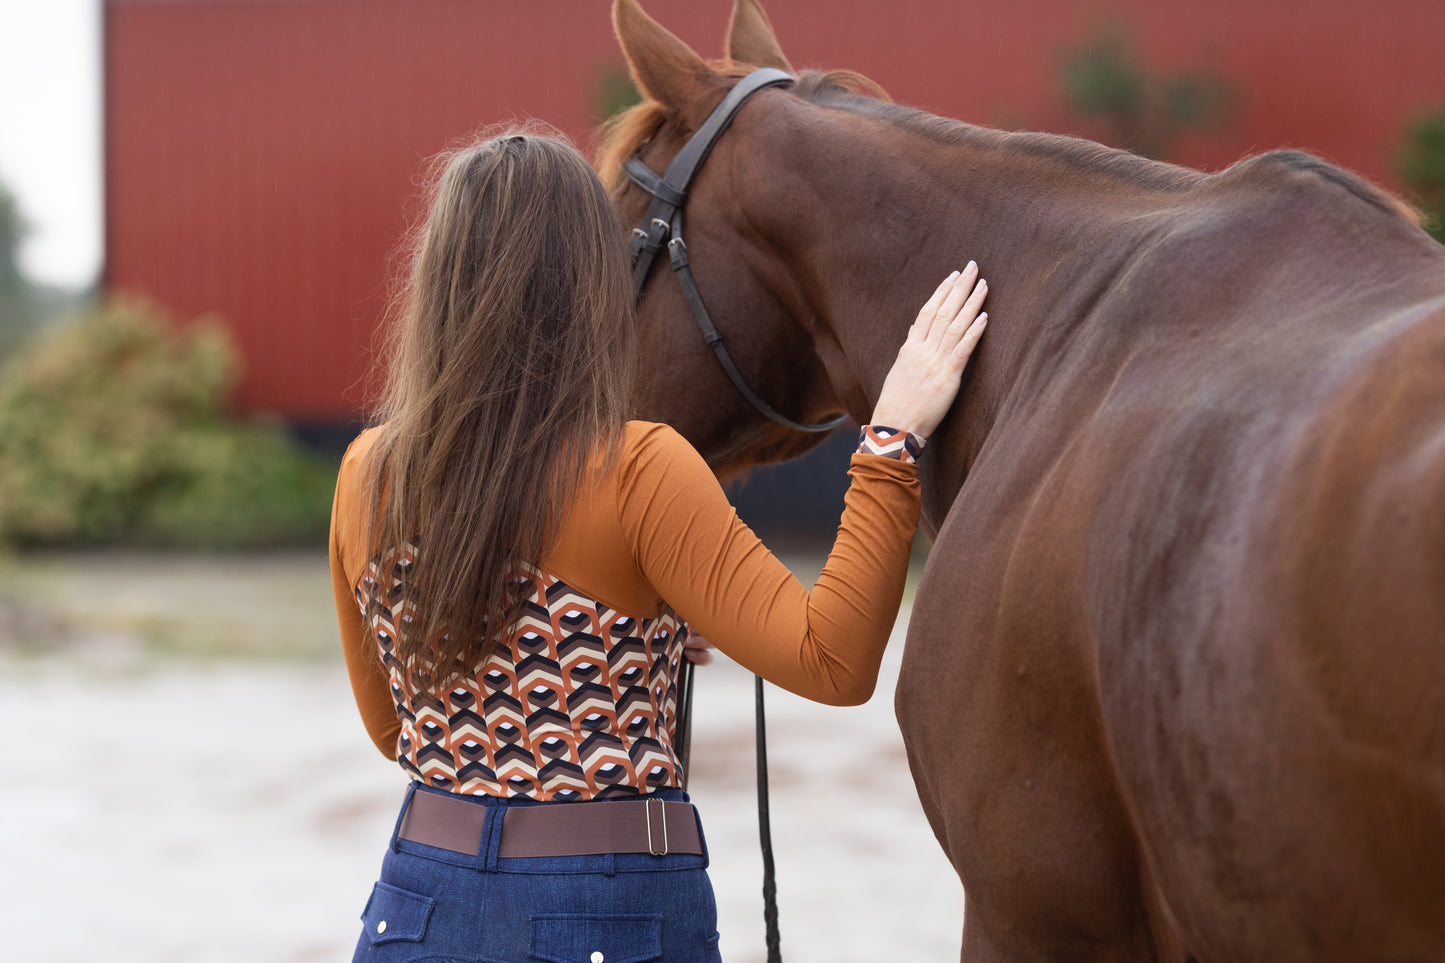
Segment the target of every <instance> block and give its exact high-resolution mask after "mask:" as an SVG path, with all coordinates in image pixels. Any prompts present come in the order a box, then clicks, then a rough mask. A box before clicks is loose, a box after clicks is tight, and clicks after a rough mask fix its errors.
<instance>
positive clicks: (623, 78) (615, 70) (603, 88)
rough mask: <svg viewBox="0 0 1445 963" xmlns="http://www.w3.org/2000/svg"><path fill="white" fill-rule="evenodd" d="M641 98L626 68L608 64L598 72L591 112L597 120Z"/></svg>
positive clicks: (620, 110)
mask: <svg viewBox="0 0 1445 963" xmlns="http://www.w3.org/2000/svg"><path fill="white" fill-rule="evenodd" d="M641 100H642V95H641V94H639V93H638V92H637V87H636V86H635V85H634V84H633V83H632V77H631V75H630V74H628V72H627V70H626V68H624V67H618V66H613V65H609V66H606V67H603V68H602V70H601V71H600V72H599V73H598V75H597V82H596V84H595V86H594V87H593V89H592V113H593V115H594V116H595V117H596V118H597V120H598V121H599V122H600V121H604V120H606V119H607V118H609V117H611V116H612V115H613V114H618V113H621V112H622V111H624V110H626V109H627V108H628V107H631V106H632V105H633V104H636V103H639V102H641Z"/></svg>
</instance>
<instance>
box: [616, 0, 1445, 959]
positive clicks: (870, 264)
mask: <svg viewBox="0 0 1445 963" xmlns="http://www.w3.org/2000/svg"><path fill="white" fill-rule="evenodd" d="M613 18H614V26H615V29H616V32H617V36H618V39H619V42H620V45H621V48H622V50H623V52H624V54H625V56H626V58H627V61H628V63H629V65H630V68H631V71H632V74H633V77H634V78H635V80H636V83H637V85H638V87H639V89H640V91H641V92H642V93H643V94H644V96H645V99H644V101H643V103H642V104H641V105H639V106H637V107H635V108H633V109H632V110H631V111H630V112H628V113H627V114H625V115H624V116H623V117H622V118H621V119H620V120H618V121H616V122H615V123H614V124H613V125H612V126H611V127H609V128H608V129H607V130H606V131H605V132H604V135H603V139H602V142H601V144H600V148H599V151H598V155H597V158H598V160H597V163H598V169H599V171H600V172H601V173H602V174H603V176H604V177H607V178H610V179H611V182H612V184H613V187H614V197H615V202H616V205H617V208H618V210H619V211H620V213H621V215H622V218H623V220H624V221H626V222H627V223H628V224H629V226H630V225H631V224H636V223H638V221H639V219H640V218H641V217H642V213H643V209H644V207H645V205H646V204H647V202H648V197H647V195H646V194H644V193H643V191H642V190H640V189H639V188H638V187H636V186H635V185H633V184H631V183H628V182H626V181H623V180H621V178H620V177H619V176H618V173H617V169H618V164H619V163H620V162H621V161H622V159H623V158H625V157H627V156H629V155H632V154H633V153H634V152H636V153H637V154H638V155H639V156H640V158H641V160H642V161H643V162H645V163H646V164H648V165H649V166H650V167H651V168H652V169H654V170H661V169H662V168H663V167H664V166H665V165H666V163H667V162H668V160H669V159H670V158H671V157H673V156H674V155H675V154H676V153H677V151H678V150H679V149H680V148H681V146H682V145H683V143H684V142H685V140H686V139H687V137H688V136H689V135H690V134H691V133H692V132H693V131H694V130H695V129H696V128H697V127H698V125H699V124H700V123H701V122H702V120H703V119H704V118H705V117H707V115H708V113H709V111H710V110H711V109H712V108H713V106H714V105H716V104H717V103H718V102H719V101H720V100H721V99H722V97H723V96H724V95H725V93H726V92H727V91H728V89H729V88H730V87H732V86H733V85H734V84H735V83H736V82H737V79H738V78H739V77H740V76H742V75H743V74H745V73H748V72H749V71H750V70H751V69H752V68H755V67H771V68H775V69H779V70H783V71H786V72H787V73H788V74H790V75H792V76H793V77H794V78H795V79H794V80H793V82H792V83H791V84H786V85H780V86H775V87H769V88H768V89H764V90H760V91H759V92H758V93H757V94H756V95H754V96H753V98H752V99H751V100H750V101H748V102H747V104H746V105H745V106H743V107H742V108H741V109H740V110H739V111H738V113H737V115H736V117H735V119H734V120H733V122H732V126H731V128H730V129H729V130H728V131H727V132H726V133H725V134H723V135H722V136H721V137H720V138H719V139H718V140H717V142H716V144H715V147H714V149H713V152H712V153H711V155H710V156H709V157H708V159H707V161H706V163H704V164H703V165H702V167H701V169H700V170H699V172H698V174H697V177H696V179H695V180H694V181H693V184H692V187H691V190H690V192H689V195H688V198H687V202H686V213H687V221H688V228H687V230H688V239H687V250H688V254H689V256H690V260H691V266H692V269H693V270H694V272H695V274H696V278H697V283H698V286H699V288H700V290H701V293H702V295H703V297H704V299H705V300H706V303H707V306H708V309H709V311H710V312H711V314H712V316H713V318H714V319H715V320H716V323H717V326H718V328H719V329H720V330H721V331H722V333H723V335H724V337H725V339H726V343H727V345H728V346H729V348H730V350H731V353H732V356H733V358H734V359H736V362H737V365H738V367H739V368H740V369H741V370H742V371H743V372H745V374H746V376H747V378H748V379H749V381H750V383H751V384H752V386H753V387H754V388H755V389H756V391H757V392H758V394H759V395H761V396H762V397H764V398H766V399H767V401H768V403H769V404H770V405H772V406H773V407H774V408H776V409H778V410H779V411H782V412H785V413H787V414H788V416H789V417H791V418H794V419H802V420H807V421H813V422H816V421H820V420H823V419H826V418H828V417H830V416H833V415H835V414H837V413H840V412H846V413H847V414H848V415H850V416H851V417H852V418H853V420H855V421H856V422H859V423H864V422H866V420H867V418H868V415H869V413H870V411H871V410H872V406H873V403H874V402H875V401H876V399H877V395H878V391H879V388H880V386H881V384H882V382H883V378H884V375H885V373H886V372H887V370H888V368H889V366H890V364H891V362H892V360H893V357H894V356H895V354H896V351H897V348H898V346H899V345H900V344H901V343H902V340H903V337H904V332H905V331H906V329H907V327H908V324H909V322H910V321H911V318H912V314H913V312H914V310H915V309H916V308H917V305H918V304H919V303H921V302H922V300H923V299H924V298H925V296H926V294H927V293H928V292H929V291H931V290H932V288H933V286H934V284H936V282H937V280H938V279H939V278H941V277H943V276H944V274H946V273H947V272H948V271H949V270H951V269H954V268H958V267H961V266H962V264H963V262H966V261H967V260H969V259H975V260H977V261H978V263H979V264H980V265H981V266H982V269H983V273H984V274H985V276H986V277H987V278H988V279H989V282H990V294H989V302H988V305H987V307H988V311H989V316H990V319H991V323H990V326H989V332H988V334H987V335H986V336H985V337H984V339H983V341H982V342H981V344H980V346H979V348H978V350H977V351H976V353H975V355H974V360H973V361H972V362H971V365H970V368H969V370H968V372H967V373H966V374H965V381H964V385H963V388H962V390H961V392H960V394H959V397H958V400H957V401H956V402H955V405H954V407H953V409H952V410H951V412H950V414H949V416H948V417H947V418H946V419H945V421H944V422H943V424H942V425H940V427H939V429H938V430H937V432H936V433H935V435H934V436H933V437H932V438H931V439H929V442H928V446H927V448H926V449H925V451H924V454H923V458H922V468H921V478H922V484H923V493H924V494H923V509H922V516H923V524H924V526H925V528H926V529H927V530H928V532H929V533H930V534H932V535H933V537H934V542H933V546H932V550H931V552H930V555H929V558H928V562H927V565H926V568H925V570H924V573H923V576H922V580H921V582H920V584H919V587H918V593H917V600H916V602H915V605H914V608H913V614H912V618H911V622H910V625H909V628H908V633H907V639H906V642H905V649H904V654H903V664H902V671H901V675H900V678H899V682H898V687H897V691H896V696H895V707H896V713H897V718H898V723H899V726H900V728H901V730H902V733H903V737H904V742H905V746H906V749H907V754H908V759H909V765H910V768H911V771H912V775H913V778H914V780H915V782H916V784H917V789H918V793H919V798H920V800H921V802H922V804H923V809H924V812H925V813H926V815H927V818H928V820H929V823H930V825H931V827H932V829H933V831H934V833H935V835H936V836H937V839H938V841H939V843H940V844H941V846H942V847H943V849H944V850H945V851H946V853H947V855H948V858H949V859H950V860H951V861H952V864H953V866H954V868H955V869H956V870H957V872H958V875H959V877H960V879H961V880H962V882H963V886H964V892H965V900H966V903H965V907H966V909H965V914H964V915H965V919H964V921H963V924H962V946H961V959H962V960H964V961H966V963H992V961H1024V960H1030V961H1033V960H1069V961H1080V960H1100V961H1102V960H1171V961H1184V960H1197V961H1233V960H1269V961H1272V963H1283V961H1292V960H1301V961H1303V960H1312V961H1322V960H1323V961H1335V960H1338V961H1345V960H1363V959H1379V960H1385V959H1388V960H1425V959H1442V958H1445V247H1441V245H1439V244H1438V243H1436V242H1435V241H1433V240H1431V239H1430V238H1429V237H1428V235H1427V234H1426V233H1425V232H1424V231H1422V230H1421V228H1420V226H1419V223H1418V220H1417V219H1415V218H1413V217H1412V216H1411V213H1410V211H1409V210H1408V209H1407V208H1406V207H1405V206H1404V205H1402V204H1401V203H1400V202H1398V201H1397V200H1395V199H1394V198H1392V197H1391V196H1390V195H1388V194H1386V193H1385V192H1383V191H1381V190H1379V189H1377V188H1375V187H1373V186H1371V185H1370V184H1368V183H1366V182H1365V181H1363V180H1361V179H1359V178H1357V177H1355V176H1353V175H1351V174H1349V173H1347V172H1345V171H1343V170H1340V169H1338V168H1336V167H1333V166H1331V165H1329V164H1327V163H1325V162H1323V161H1321V160H1318V159H1316V158H1314V157H1312V156H1309V155H1307V154H1304V153H1297V152H1289V151H1272V152H1268V153H1264V154H1260V155H1258V156H1254V157H1250V158H1247V159H1244V160H1242V161H1240V162H1238V163H1236V164H1234V165H1233V166H1231V167H1229V168H1227V169H1225V170H1222V171H1219V172H1216V173H1201V172H1198V171H1194V170H1188V169H1184V168H1180V167H1175V166H1171V165H1167V164H1163V163H1159V162H1155V161H1151V160H1146V159H1143V158H1140V157H1136V156H1134V155H1131V154H1129V153H1127V152H1123V151H1117V150H1112V149H1109V148H1105V147H1102V146H1100V145H1098V144H1094V143H1090V142H1087V141H1082V140H1078V139H1073V138H1068V137H1062V136H1053V135H1046V134H1038V133H1014V132H1002V131H996V130H990V129H986V128H982V127H977V126H971V125H969V124H966V123H963V122H959V121H954V120H949V119H944V118H940V117H937V116H933V115H930V114H927V113H924V112H921V111H917V110H912V109H909V108H906V107H903V106H898V105H895V104H892V103H889V102H887V101H886V100H885V99H884V98H883V97H882V96H881V92H880V91H878V90H877V89H876V87H874V86H873V85H872V84H871V82H870V81H868V80H867V79H866V78H863V77H861V76H859V75H857V74H854V73H850V72H847V71H828V72H820V71H802V72H799V71H796V70H794V69H793V67H792V66H791V65H790V64H789V62H788V60H787V58H786V57H785V56H784V54H783V51H782V48H781V46H780V45H779V43H778V41H777V38H776V36H775V35H774V33H773V30H772V28H771V26H770V24H769V22H768V19H767V16H766V14H765V13H764V11H763V9H762V8H761V6H760V5H759V4H758V2H757V0H736V2H735V6H734V8H733V12H732V18H731V22H730V25H729V28H728V34H727V38H726V47H725V49H726V57H725V58H724V59H723V60H721V61H712V62H709V61H705V60H704V59H703V58H701V57H700V56H699V55H698V54H696V53H695V52H694V51H693V50H692V49H691V48H689V47H688V46H687V45H686V44H684V43H683V42H682V41H680V40H678V39H677V38H676V37H675V36H673V35H672V34H671V33H669V32H668V31H667V30H666V29H665V28H663V27H662V26H661V25H659V24H658V23H657V22H656V21H654V20H652V19H651V18H650V17H649V16H648V15H647V14H646V13H645V12H644V11H643V10H642V9H641V7H640V6H639V5H638V3H637V0H614V8H613ZM660 261H661V262H662V263H661V266H659V265H657V264H654V265H653V267H652V269H651V275H650V277H649V278H648V279H647V284H646V286H645V287H644V289H643V295H642V298H641V301H640V303H639V306H638V320H637V323H638V325H639V326H640V331H641V333H642V336H643V343H644V345H645V346H646V370H645V371H644V372H643V376H642V382H641V386H640V389H639V393H638V399H637V403H638V410H639V414H640V415H641V416H643V417H648V418H652V419H654V420H662V421H666V422H669V423H671V424H672V425H674V426H675V427H676V428H678V429H679V430H680V431H681V432H682V433H683V434H684V435H685V436H686V437H687V438H688V439H689V440H690V441H691V442H692V443H693V444H694V445H695V446H696V447H697V448H698V450H699V451H700V452H702V453H703V455H704V456H705V457H706V458H707V459H708V460H709V462H710V463H711V464H712V465H713V466H714V468H715V469H716V470H717V471H718V472H719V473H720V474H723V475H726V474H729V473H735V472H738V471H742V470H745V469H746V468H747V467H749V466H751V465H755V464H761V463H764V462H768V461H775V460H779V459H783V458H789V457H793V456H795V455H798V454H800V453H802V452H804V451H806V450H807V449H808V448H810V447H811V446H813V445H814V444H816V443H817V441H818V436H817V435H816V434H805V433H802V432H798V431H794V430H790V429H788V428H786V427H783V426H780V425H778V424H775V423H774V422H771V421H768V420H766V419H764V418H763V417H761V416H760V415H759V414H758V413H757V412H756V411H755V410H754V409H753V408H752V407H750V406H749V405H748V403H747V402H745V401H744V400H743V399H742V398H741V396H740V395H739V394H738V392H737V391H736V390H734V388H733V386H732V385H731V384H730V383H729V382H728V380H727V379H726V378H725V377H724V375H723V373H722V372H721V370H720V368H719V366H718V365H717V363H716V361H715V360H714V358H713V357H712V354H711V352H710V351H709V350H708V348H707V346H706V345H704V343H703V341H702V339H701V338H700V337H699V335H698V332H697V330H696V326H695V325H694V324H693V322H692V319H691V316H690V315H689V312H688V307H687V305H686V304H685V303H684V298H683V295H682V293H681V289H680V288H679V286H678V285H677V283H676V282H675V281H673V279H672V278H670V277H668V276H667V275H668V274H669V273H670V272H668V270H667V266H666V259H665V258H662V259H660Z"/></svg>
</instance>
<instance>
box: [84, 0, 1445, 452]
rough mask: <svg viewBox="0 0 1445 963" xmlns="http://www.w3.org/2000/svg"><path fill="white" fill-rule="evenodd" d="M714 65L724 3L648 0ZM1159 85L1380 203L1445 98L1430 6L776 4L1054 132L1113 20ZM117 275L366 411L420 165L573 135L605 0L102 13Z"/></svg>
mask: <svg viewBox="0 0 1445 963" xmlns="http://www.w3.org/2000/svg"><path fill="white" fill-rule="evenodd" d="M646 6H647V8H648V10H649V11H650V12H651V13H653V14H654V15H655V16H656V17H657V18H658V19H659V20H660V21H662V22H663V23H664V24H666V25H667V26H668V27H669V28H670V29H672V30H673V31H674V32H676V33H677V34H678V35H679V36H681V37H682V38H683V39H684V40H686V41H688V42H689V43H691V44H693V45H694V47H696V48H697V49H698V50H699V51H701V52H703V53H704V54H707V55H712V54H715V53H717V52H718V49H719V46H720V42H721V37H722V34H723V29H724V26H725V23H726V18H727V11H728V4H727V3H726V2H724V0H715V2H701V0H650V2H647V3H646ZM1101 9H1102V10H1107V11H1112V14H1111V15H1112V16H1114V17H1116V18H1117V19H1118V20H1119V21H1120V22H1124V23H1128V24H1130V25H1132V27H1133V30H1134V34H1135V36H1136V37H1137V38H1138V39H1139V40H1140V41H1141V46H1143V47H1144V48H1145V50H1146V51H1147V57H1148V59H1149V60H1150V62H1151V63H1152V64H1154V65H1155V66H1159V67H1163V68H1177V67H1180V66H1188V65H1193V64H1198V63H1201V62H1205V61H1208V62H1209V63H1210V64H1211V65H1212V67H1213V68H1214V69H1216V70H1217V71H1219V72H1221V73H1223V74H1225V75H1226V76H1228V77H1230V78H1232V79H1233V80H1234V81H1235V82H1236V83H1238V84H1239V85H1240V86H1241V87H1243V88H1244V90H1245V93H1246V95H1247V100H1246V101H1245V105H1244V110H1243V112H1242V113H1241V114H1240V116H1239V117H1238V120H1237V123H1236V124H1235V126H1234V128H1233V129H1232V131H1231V133H1230V134H1229V135H1228V136H1226V137H1223V138H1220V139H1216V140H1212V141H1207V142H1206V141H1196V142H1191V143H1187V144H1185V145H1183V155H1182V157H1181V159H1182V160H1185V161H1186V162H1189V163H1193V164H1195V165H1198V166H1204V167H1219V166H1222V165H1224V164H1227V163H1229V162H1230V161H1232V160H1234V159H1236V158H1237V157H1238V156H1240V155H1241V154H1242V153H1245V152H1248V151H1251V150H1258V149H1264V148H1268V147H1274V146H1282V145H1289V146H1295V147H1302V148H1307V149H1310V150H1314V151H1316V152H1319V153H1321V154H1323V155H1325V156H1326V157H1328V158H1330V159H1332V160H1334V161H1336V162H1338V163H1340V164H1343V165H1345V166H1347V167H1351V168H1353V169H1355V170H1357V171H1359V172H1361V173H1363V174H1365V175H1366V176H1369V177H1371V178H1374V179H1376V180H1380V181H1382V182H1386V183H1388V182H1389V174H1388V163H1389V160H1388V159H1389V151H1390V148H1391V145H1392V144H1393V143H1394V140H1395V138H1396V137H1397V136H1398V134H1399V131H1400V128H1401V125H1402V123H1403V122H1404V119H1405V118H1406V117H1407V116H1409V115H1410V114H1412V113H1413V112H1414V111H1416V110H1418V109H1419V108H1421V107H1423V106H1426V105H1428V104H1430V103H1432V102H1433V103H1440V102H1442V101H1445V71H1442V70H1441V69H1440V67H1439V63H1440V61H1439V55H1438V43H1439V38H1440V37H1441V36H1442V35H1445V4H1442V3H1440V2H1439V0H1272V2H1271V0H1265V2H1261V0H1213V2H1211V3H1209V4H1199V3H1193V2H1191V3H1183V2H1178V0H1169V2H1160V0H1112V2H1110V3H1108V4H1107V5H1101V4H1099V3H1097V2H1096V0H1010V2H1009V3H1006V4H999V3H993V2H990V3H987V4H985V3H952V4H942V3H938V2H936V0H890V2H888V3H887V4H879V3H868V2H863V0H773V2H772V3H771V4H770V5H769V12H770V15H771V16H772V19H773V22H774V25H775V26H776V28H777V31H778V34H779V36H780V37H781V39H782V42H783V44H784V47H785V48H786V49H787V50H788V51H789V54H790V56H791V57H792V59H793V62H794V63H795V64H796V65H798V66H800V67H801V66H848V67H852V68H854V69H857V70H860V71H862V72H864V73H866V74H868V75H870V76H871V77H873V78H874V79H876V80H877V81H879V82H880V83H882V84H883V85H884V87H885V88H887V89H888V90H889V92H890V93H891V94H892V95H893V97H894V98H895V99H897V100H899V101H901V102H905V103H912V104H916V105H918V106H922V107H926V108H928V109H930V110H933V111H935V112H937V113H941V114H946V115H949V116H954V117H960V118H964V119H969V120H973V121H977V122H982V123H1001V124H1005V125H1023V126H1033V127H1044V128H1050V129H1062V130H1067V129H1068V125H1069V123H1070V121H1069V120H1068V118H1067V117H1066V116H1064V115H1063V114H1062V113H1061V111H1060V109H1059V107H1058V94H1057V86H1056V79H1055V78H1056V60H1057V56H1058V52H1059V51H1060V50H1061V49H1064V48H1067V47H1072V46H1077V45H1078V44H1079V43H1081V42H1083V41H1085V40H1086V39H1087V38H1089V37H1092V36H1094V35H1095V34H1096V28H1097V25H1098V22H1099V20H1098V11H1099V10H1101ZM105 10H106V12H105V28H104V32H105V56H106V65H105V114H106V137H105V144H106V147H105V151H106V167H107V169H106V266H105V283H106V287H107V288H108V289H109V290H112V291H124V292H132V293H140V294H144V295H146V296H148V297H151V298H153V299H155V300H156V301H158V302H160V303H161V304H162V305H164V306H165V307H166V308H167V309H168V310H169V311H170V312H171V313H172V314H173V315H175V316H176V317H178V318H181V319H190V318H194V317H197V316H201V315H206V314H214V315H218V316H220V317H221V318H224V319H225V321H226V323H227V324H229V325H230V327H231V328H232V329H233V330H234V331H235V333H236V338H237V340H238V342H239V344H240V346H241V349H242V352H243V354H244V356H245V358H246V360H247V369H246V373H245V377H244V380H243V382H242V384H241V386H240V391H239V398H238V400H239V403H240V404H241V405H242V406H243V407H245V408H267V409H273V410H277V411H280V412H282V413H283V414H284V415H286V416H287V417H288V418H290V419H291V420H292V421H294V422H297V423H302V424H335V423H342V422H346V421H349V420H352V419H353V418H354V417H355V415H356V413H357V412H358V410H359V409H360V407H361V405H362V403H363V400H364V399H363V396H364V388H363V384H362V379H363V376H364V374H365V372H366V371H367V369H368V366H369V364H370V360H371V356H370V354H369V349H370V345H371V343H372V338H373V331H374V329H375V326H376V323H377V320H378V318H379V317H380V316H381V313H382V311H383V309H384V305H385V302H386V293H387V284H388V278H389V277H390V275H391V272H390V270H389V266H388V264H389V262H388V257H389V254H390V252H392V251H393V250H394V249H395V248H396V246H397V244H398V242H399V241H400V239H401V237H402V234H403V232H404V231H405V229H406V227H407V225H408V223H409V222H410V221H411V219H412V218H413V217H414V216H415V214H416V203H415V202H416V194H417V185H418V179H419V177H420V176H421V174H422V172H423V170H424V167H425V159H426V158H427V157H428V156H430V155H432V154H434V153H435V152H436V151H438V150H441V149H443V148H445V147H447V146H449V145H453V144H456V143H458V142H459V141H461V140H462V139H464V138H466V137H467V136H468V135H469V134H470V133H471V132H473V131H475V130H476V129H477V128H478V127H479V126H481V125H484V124H488V123H494V122H498V121H505V120H509V119H512V118H526V117H538V118H545V119H546V120H548V121H550V122H552V123H554V124H556V125H557V126H558V127H560V128H561V129H563V130H565V131H567V132H569V133H571V134H572V135H573V136H575V137H578V138H585V137H586V136H587V132H588V131H589V129H590V128H591V126H592V124H593V122H594V119H595V118H593V117H592V116H591V109H592V97H593V96H594V93H595V89H596V85H597V80H598V77H599V75H600V73H601V72H602V71H603V70H604V69H605V68H607V67H608V66H616V65H620V62H621V59H620V55H619V54H618V52H617V49H616V45H615V42H614V40H613V38H612V35H611V27H610V24H609V12H608V11H609V4H608V3H607V2H606V0H405V2H399V0H291V2H286V0H205V2H178V0H111V2H109V3H107V5H106V8H105Z"/></svg>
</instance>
